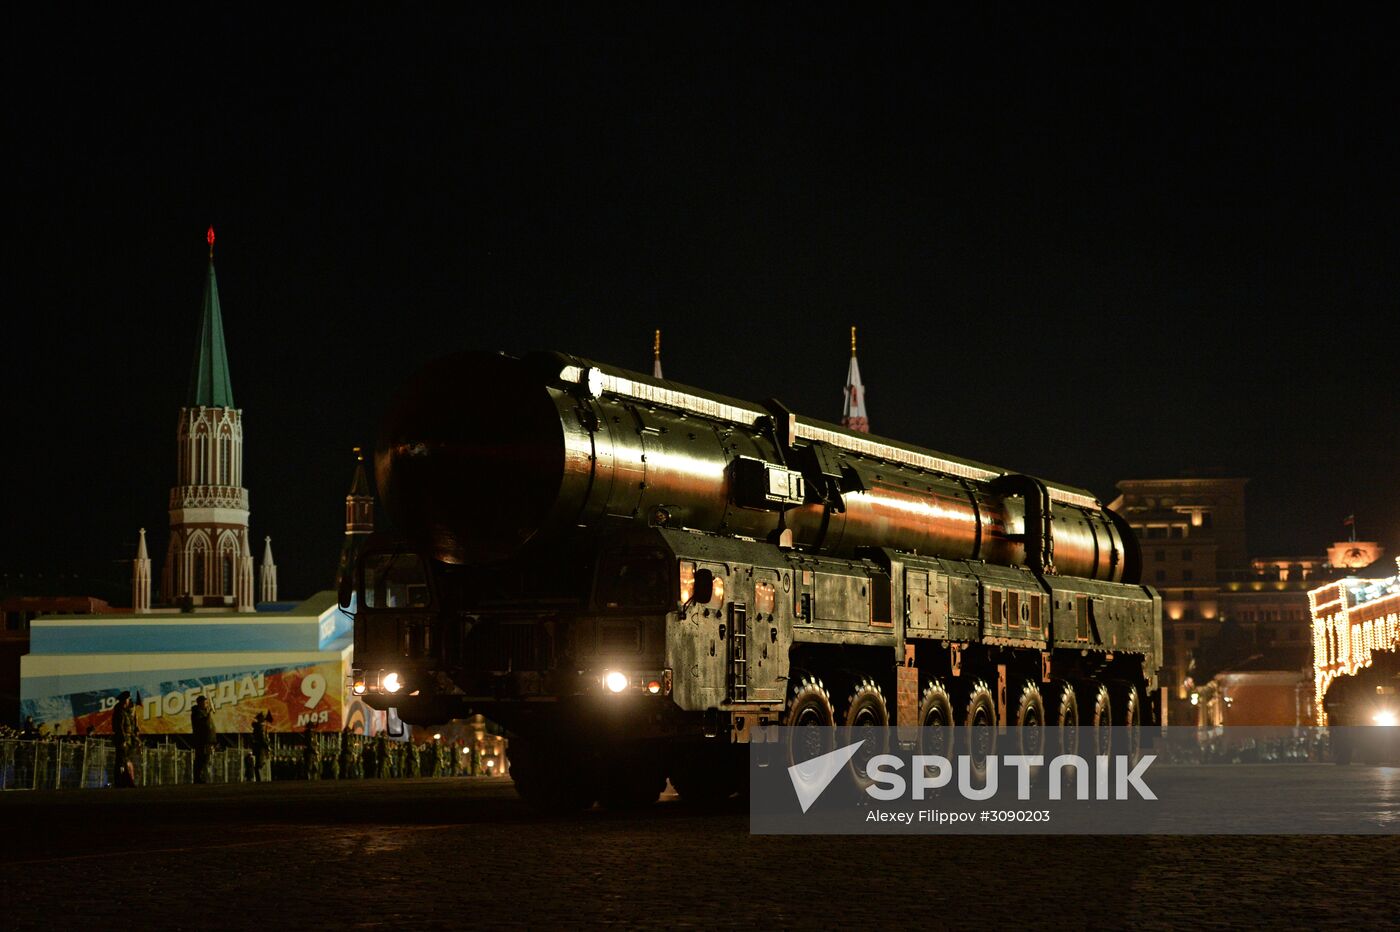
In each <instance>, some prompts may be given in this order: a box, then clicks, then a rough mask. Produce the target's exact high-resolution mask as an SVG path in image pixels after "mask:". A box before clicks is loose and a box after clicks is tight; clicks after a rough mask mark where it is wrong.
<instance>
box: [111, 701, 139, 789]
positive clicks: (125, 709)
mask: <svg viewBox="0 0 1400 932" xmlns="http://www.w3.org/2000/svg"><path fill="white" fill-rule="evenodd" d="M137 734H138V732H137V726H136V712H135V710H134V709H133V708H132V707H131V693H129V692H127V691H126V690H122V692H121V694H120V695H118V696H117V704H116V705H115V706H113V707H112V745H113V747H114V748H115V750H116V760H115V762H114V764H113V771H114V772H113V776H112V785H113V786H135V785H136V770H135V765H134V764H133V762H132V761H133V758H134V757H135V756H136V750H137V748H138V747H139V741H140V739H139V738H138V737H137Z"/></svg>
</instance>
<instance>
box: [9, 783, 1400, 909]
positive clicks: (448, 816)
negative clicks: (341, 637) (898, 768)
mask: <svg viewBox="0 0 1400 932" xmlns="http://www.w3.org/2000/svg"><path fill="white" fill-rule="evenodd" d="M1389 782H1391V783H1393V782H1394V780H1393V779H1392V780H1390V781H1389ZM0 824H2V825H3V826H4V838H5V842H6V843H5V845H4V846H3V851H0V891H2V892H0V900H3V909H0V915H3V916H4V919H3V922H4V925H5V926H6V927H7V928H22V929H38V928H43V929H56V928H62V929H65V930H66V929H88V928H109V927H122V928H133V929H209V928H215V929H239V930H242V932H250V930H254V929H261V928H267V929H273V928H276V929H283V928H292V929H304V928H345V929H358V928H380V927H384V928H390V927H392V928H404V929H437V928H442V929H447V928H463V927H499V926H508V925H529V926H541V925H546V924H548V925H553V926H564V927H578V926H585V925H586V926H593V925H618V926H625V927H637V926H642V927H658V928H659V927H673V928H674V927H680V928H716V927H721V928H734V927H741V928H755V927H758V928H792V927H799V926H801V927H816V928H828V927H841V928H856V927H860V928H927V927H949V928H967V927H969V926H974V925H976V926H981V927H984V928H988V929H990V928H995V927H997V926H1014V927H1018V928H1063V927H1070V928H1086V927H1087V928H1124V927H1129V926H1131V927H1134V928H1175V927H1205V928H1227V927H1237V926H1244V925H1248V926H1257V925H1261V924H1265V923H1267V924H1270V925H1276V924H1281V923H1287V924H1288V925H1290V926H1293V927H1300V928H1307V927H1314V926H1321V925H1332V924H1335V925H1348V926H1353V927H1359V928H1380V927H1383V926H1386V925H1389V923H1390V922H1391V921H1393V914H1392V912H1391V909H1392V907H1393V905H1394V900H1393V897H1394V890H1395V884H1396V881H1397V880H1400V859H1398V858H1397V854H1400V842H1397V840H1396V838H1395V837H1394V836H1389V837H1335V836H1312V837H1305V836H1300V837H1288V836H1283V837H1256V836H1204V837H1202V836H1197V837H1128V836H1119V837H1055V836H1033V837H1019V838H1017V837H985V836H983V837H960V838H953V837H927V836H916V837H866V836H861V837H800V838H799V837H763V836H751V835H750V834H749V833H748V817H747V812H746V811H745V810H743V809H742V808H740V807H734V808H732V809H729V810H726V811H721V812H718V813H703V812H696V811H694V810H691V809H689V808H688V807H686V806H685V805H684V804H683V803H681V802H680V801H678V800H676V799H675V798H674V797H668V798H663V800H662V801H661V802H660V803H659V804H657V805H656V806H655V807H653V808H652V809H650V810H648V811H646V812H642V813H620V814H619V813H608V812H604V811H601V810H594V811H592V812H588V813H583V814H580V815H577V816H571V817H561V818H550V817H543V816H539V815H536V814H534V813H532V812H531V811H530V810H529V809H528V808H526V807H525V806H524V804H523V803H521V802H520V801H519V800H518V799H517V798H516V797H515V794H514V791H513V789H512V787H511V786H510V783H509V781H508V780H504V779H494V780H493V779H477V780H467V779H459V780H447V779H444V780H396V781H379V780H366V781H349V782H344V783H334V782H322V783H281V784H270V785H269V784H263V785H255V784H247V785H232V786H203V787H196V786H182V787H164V788H153V789H146V790H125V791H116V790H90V791H68V792H35V793H7V794H3V795H0ZM1391 927H1393V926H1391Z"/></svg>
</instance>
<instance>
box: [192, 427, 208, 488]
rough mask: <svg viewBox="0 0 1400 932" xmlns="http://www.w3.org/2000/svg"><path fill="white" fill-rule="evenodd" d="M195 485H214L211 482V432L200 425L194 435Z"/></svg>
mask: <svg viewBox="0 0 1400 932" xmlns="http://www.w3.org/2000/svg"><path fill="white" fill-rule="evenodd" d="M194 462H195V475H194V483H193V484H194V485H212V483H211V482H210V481H209V432H208V431H207V430H205V428H204V425H203V424H200V425H199V429H198V430H197V431H195V435H194Z"/></svg>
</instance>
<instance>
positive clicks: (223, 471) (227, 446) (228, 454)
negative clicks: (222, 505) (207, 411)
mask: <svg viewBox="0 0 1400 932" xmlns="http://www.w3.org/2000/svg"><path fill="white" fill-rule="evenodd" d="M232 459H233V437H232V436H230V435H229V430H228V428H227V427H225V428H224V429H223V431H222V432H221V433H220V434H219V484H221V485H233V471H232V469H231V461H232ZM226 594H228V593H226Z"/></svg>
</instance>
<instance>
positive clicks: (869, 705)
mask: <svg viewBox="0 0 1400 932" xmlns="http://www.w3.org/2000/svg"><path fill="white" fill-rule="evenodd" d="M841 724H842V725H843V726H844V729H843V730H844V732H845V734H843V735H842V741H843V742H845V743H846V744H852V743H854V742H856V741H864V742H865V743H864V744H862V745H861V747H860V750H859V751H856V753H855V754H854V756H852V757H851V762H850V765H849V769H850V772H851V779H852V780H853V781H854V783H855V785H856V788H857V789H864V788H865V787H867V786H869V785H870V784H871V783H873V782H874V781H873V780H871V779H870V776H869V775H868V774H867V773H866V765H867V764H869V762H870V758H872V757H874V756H875V755H876V754H884V753H885V752H886V751H888V750H889V724H890V709H889V706H888V705H887V704H886V703H885V694H884V693H883V692H882V691H881V690H880V687H879V686H878V685H877V684H876V683H875V681H874V680H869V679H866V680H861V681H860V682H858V683H857V684H856V686H855V688H854V689H852V690H851V695H850V696H849V697H847V699H846V703H845V707H844V709H843V710H842V713H841Z"/></svg>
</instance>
